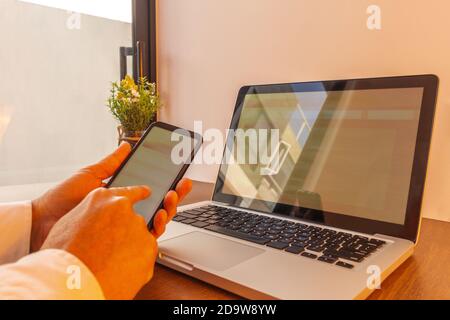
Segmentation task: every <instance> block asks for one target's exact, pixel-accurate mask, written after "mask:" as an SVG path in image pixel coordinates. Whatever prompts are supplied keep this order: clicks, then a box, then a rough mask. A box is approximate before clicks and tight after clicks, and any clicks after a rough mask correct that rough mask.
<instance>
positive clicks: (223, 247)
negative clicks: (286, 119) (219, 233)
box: [159, 232, 265, 271]
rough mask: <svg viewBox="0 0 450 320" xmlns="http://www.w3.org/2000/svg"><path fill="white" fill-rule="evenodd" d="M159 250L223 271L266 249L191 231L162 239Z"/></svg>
mask: <svg viewBox="0 0 450 320" xmlns="http://www.w3.org/2000/svg"><path fill="white" fill-rule="evenodd" d="M159 251H160V252H161V253H162V254H163V255H166V256H168V257H171V258H174V259H177V260H180V261H184V262H187V263H190V264H192V265H194V266H204V267H207V268H211V269H214V270H217V271H223V270H226V269H229V268H231V267H233V266H236V265H238V264H240V263H242V262H244V261H246V260H249V259H251V258H253V257H256V256H257V255H260V254H262V253H264V251H265V250H264V249H260V248H255V247H251V246H248V245H245V244H242V243H239V242H236V241H233V240H228V239H224V238H220V237H216V236H213V235H210V234H207V233H203V232H191V233H188V234H185V235H182V236H179V237H176V238H172V239H169V240H165V241H162V242H161V243H160V244H159Z"/></svg>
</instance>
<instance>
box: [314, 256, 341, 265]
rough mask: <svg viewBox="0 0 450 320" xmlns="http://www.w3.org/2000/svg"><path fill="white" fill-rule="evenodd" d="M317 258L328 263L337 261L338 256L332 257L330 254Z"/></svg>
mask: <svg viewBox="0 0 450 320" xmlns="http://www.w3.org/2000/svg"><path fill="white" fill-rule="evenodd" d="M317 260H320V261H323V262H326V263H335V262H336V261H337V258H335V257H330V256H321V257H319V259H317Z"/></svg>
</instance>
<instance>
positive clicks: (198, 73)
mask: <svg viewBox="0 0 450 320" xmlns="http://www.w3.org/2000/svg"><path fill="white" fill-rule="evenodd" d="M371 4H377V5H379V6H380V7H381V10H382V11H381V13H382V30H380V31H369V30H368V29H367V27H366V20H367V17H368V15H367V14H366V9H367V7H368V6H369V5H371ZM449 12H450V2H449V1H447V0H395V1H393V0H377V1H372V0H340V1H336V0H227V1H211V0H193V1H181V0H163V1H159V9H158V20H159V22H158V23H159V30H158V39H159V56H158V65H159V85H160V89H161V92H162V96H163V99H164V101H165V104H166V108H165V109H164V110H163V111H162V112H161V118H162V119H163V120H167V121H170V122H172V123H174V124H178V125H181V126H184V127H188V128H192V127H193V121H194V120H203V121H204V124H205V126H206V127H216V128H220V129H223V130H224V129H225V128H227V127H228V124H229V121H230V119H231V114H232V110H233V108H234V103H235V98H236V93H237V91H238V89H239V87H241V86H242V85H246V84H257V83H274V82H291V81H306V80H324V79H340V78H352V77H374V76H385V75H404V74H421V73H435V74H437V75H438V76H439V77H440V79H441V91H440V98H439V103H438V109H437V114H436V124H435V130H434V137H433V146H434V147H433V148H432V152H431V159H430V165H429V172H428V178H427V186H426V195H425V203H424V214H425V215H426V216H428V217H433V218H436V219H442V220H448V221H450V146H449V143H448V137H449V135H450V108H449V107H450V92H449V91H448V87H449V84H450V41H449V40H448V34H449V31H448V30H450V19H448V13H449ZM216 171H217V167H214V166H213V167H201V168H196V169H195V170H194V172H192V174H193V176H194V177H200V178H202V179H204V180H210V181H211V180H214V179H215V175H216Z"/></svg>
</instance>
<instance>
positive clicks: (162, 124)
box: [105, 121, 203, 229]
mask: <svg viewBox="0 0 450 320" xmlns="http://www.w3.org/2000/svg"><path fill="white" fill-rule="evenodd" d="M155 127H159V128H161V129H164V130H167V131H170V132H174V131H178V132H177V133H180V134H185V135H188V136H189V137H190V138H191V139H193V140H194V141H196V140H198V141H199V143H198V144H197V145H195V146H194V148H193V149H192V152H191V155H190V159H189V160H188V161H187V162H186V163H185V164H184V165H183V166H182V167H181V169H180V171H179V172H178V174H177V176H176V178H175V180H174V181H173V182H172V184H171V186H170V188H169V190H167V192H169V191H170V190H175V188H176V186H177V184H178V182H180V180H181V179H182V178H183V176H184V175H185V173H186V171H187V169H188V168H189V166H190V164H191V163H192V161H193V160H194V157H195V155H196V153H197V152H198V150H199V149H200V147H201V145H202V143H203V137H202V136H201V135H200V134H199V133H196V132H193V131H189V130H186V129H183V128H180V127H176V126H174V125H171V124H168V123H165V122H160V121H158V122H153V123H152V124H151V125H150V126H149V127H148V128H147V130H146V131H145V132H144V134H143V135H142V137H141V138H140V139H139V141H138V142H137V143H136V145H135V146H134V147H133V149H132V150H131V152H130V154H129V155H128V156H127V157H126V159H125V160H124V161H123V162H122V164H121V165H120V167H119V168H118V169H117V170H116V172H115V173H114V175H113V176H112V177H111V179H110V180H109V181H108V183H107V184H106V186H105V188H110V187H111V184H112V183H113V182H114V180H115V179H116V177H117V176H118V175H119V174H120V172H121V171H122V169H123V168H124V167H125V165H126V164H127V162H128V161H129V160H130V159H131V158H132V157H133V155H134V153H135V152H136V150H137V149H139V147H140V146H141V145H142V143H143V142H144V141H145V138H146V137H147V135H148V134H149V133H150V131H151V130H152V129H153V128H155ZM149 187H151V186H149ZM163 202H164V199H162V200H161V203H160V205H159V206H158V209H157V210H156V212H157V211H158V210H159V209H161V208H162V207H163ZM156 212H154V213H153V216H152V218H151V219H150V220H149V223H148V227H149V229H152V228H153V219H154V217H155V214H156Z"/></svg>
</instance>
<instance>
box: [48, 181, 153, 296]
mask: <svg viewBox="0 0 450 320" xmlns="http://www.w3.org/2000/svg"><path fill="white" fill-rule="evenodd" d="M149 195H150V189H149V188H148V187H144V186H142V187H128V188H111V189H104V188H100V189H97V190H94V191H93V192H91V193H90V194H89V195H88V196H87V197H86V198H85V199H84V200H83V201H82V202H81V204H79V205H78V206H77V207H75V209H73V210H72V211H70V212H69V213H68V214H67V215H65V216H64V217H63V218H61V219H60V220H59V221H58V222H57V223H56V224H55V226H54V227H53V228H52V230H51V231H50V233H49V235H48V237H47V239H46V240H45V242H44V244H43V246H42V249H61V250H65V251H67V252H70V253H71V254H73V255H75V256H76V257H78V258H79V259H80V260H81V261H82V262H83V263H84V264H85V265H86V266H87V267H88V268H89V270H91V272H92V273H93V274H94V275H95V277H96V279H97V281H98V282H99V284H100V286H101V287H102V289H103V293H104V295H105V298H107V299H132V298H133V297H134V296H135V295H136V294H137V292H138V291H139V290H140V289H141V287H142V286H143V285H144V284H145V283H147V282H148V281H149V280H150V279H151V277H152V276H153V268H154V264H155V261H156V255H157V251H158V250H157V243H156V238H155V236H154V235H152V234H151V233H150V232H148V229H147V224H146V221H145V219H144V218H143V217H142V216H140V215H138V214H137V213H136V212H134V210H133V205H134V204H135V203H136V202H138V201H140V200H143V199H145V198H147V197H149ZM160 219H162V218H160Z"/></svg>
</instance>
